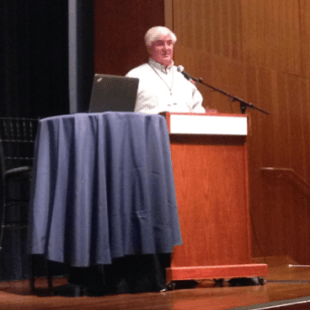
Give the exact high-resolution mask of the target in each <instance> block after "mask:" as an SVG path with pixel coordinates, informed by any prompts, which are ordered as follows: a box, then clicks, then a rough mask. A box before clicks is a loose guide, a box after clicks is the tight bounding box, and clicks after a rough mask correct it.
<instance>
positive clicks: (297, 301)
mask: <svg viewBox="0 0 310 310" xmlns="http://www.w3.org/2000/svg"><path fill="white" fill-rule="evenodd" d="M255 262H258V261H257V260H256V261H255ZM259 262H265V263H267V264H268V267H269V275H268V277H266V282H267V283H266V284H265V285H263V286H262V285H255V286H244V287H231V286H229V284H228V282H226V281H225V282H224V286H223V287H218V286H215V284H214V282H213V281H211V280H206V281H203V282H201V283H200V284H199V285H198V286H197V287H196V288H194V289H176V290H173V291H168V292H163V293H140V294H122V295H111V296H103V297H86V296H83V297H77V298H74V297H60V296H44V295H42V296H40V297H39V296H36V295H33V294H31V292H30V290H29V282H28V281H26V280H25V281H14V282H2V283H0V309H8V310H18V309H41V310H42V309H50V310H52V309H61V310H64V309H70V310H72V309H105V310H112V309H113V310H125V309H126V310H131V309H141V310H143V309H160V310H189V309H191V310H193V309H194V310H199V309H208V310H213V309H214V310H215V309H232V308H239V307H244V308H242V309H264V310H265V309H286V310H287V309H289V310H291V309H298V310H301V309H303V310H306V309H308V310H309V309H310V267H289V264H294V262H292V261H291V260H290V259H289V258H286V257H280V258H265V259H264V260H259ZM65 283H66V279H63V278H57V279H54V285H55V286H58V285H63V284H65ZM36 284H37V285H38V286H39V287H40V286H42V287H44V286H46V281H45V279H38V280H37V282H36ZM307 296H309V298H307ZM283 300H286V302H280V303H278V302H279V301H283ZM287 300H291V301H292V302H287ZM266 303H268V304H266ZM281 303H282V305H281ZM290 303H293V304H294V305H291V304H290ZM283 304H285V305H283ZM254 306H255V307H256V308H254Z"/></svg>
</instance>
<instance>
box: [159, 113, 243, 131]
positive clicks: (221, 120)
mask: <svg viewBox="0 0 310 310" xmlns="http://www.w3.org/2000/svg"><path fill="white" fill-rule="evenodd" d="M165 117H166V120H167V124H168V131H169V133H170V134H194V135H229V136H247V134H248V118H247V115H243V114H220V113H209V114H208V113H204V114H200V113H199V114H198V113H169V112H166V113H165Z"/></svg>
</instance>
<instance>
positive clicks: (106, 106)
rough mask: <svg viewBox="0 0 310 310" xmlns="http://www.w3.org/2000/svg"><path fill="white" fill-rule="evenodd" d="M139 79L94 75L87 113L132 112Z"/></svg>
mask: <svg viewBox="0 0 310 310" xmlns="http://www.w3.org/2000/svg"><path fill="white" fill-rule="evenodd" d="M138 85H139V79H137V78H129V77H124V76H118V75H107V74H98V73H96V74H95V75H94V81H93V87H92V93H91V98H90V104H89V112H106V111H114V112H133V111H134V109H135V103H136V98H137V91H138Z"/></svg>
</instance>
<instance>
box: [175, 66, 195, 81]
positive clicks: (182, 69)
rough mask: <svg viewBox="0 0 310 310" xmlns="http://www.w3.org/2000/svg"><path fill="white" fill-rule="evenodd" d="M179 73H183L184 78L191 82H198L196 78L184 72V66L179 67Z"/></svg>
mask: <svg viewBox="0 0 310 310" xmlns="http://www.w3.org/2000/svg"><path fill="white" fill-rule="evenodd" d="M177 71H178V72H180V73H182V74H183V76H184V77H185V78H186V79H187V80H189V81H190V82H192V83H193V82H194V81H196V79H195V78H193V77H191V76H190V75H189V74H188V73H187V72H185V71H184V67H183V66H178V67H177Z"/></svg>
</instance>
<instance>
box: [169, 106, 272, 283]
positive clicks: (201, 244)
mask: <svg viewBox="0 0 310 310" xmlns="http://www.w3.org/2000/svg"><path fill="white" fill-rule="evenodd" d="M164 115H165V117H166V120H167V124H168V130H169V133H170V144H171V156H172V165H173V171H174V180H175V187H176V197H177V203H178V210H179V218H180V225H181V232H182V238H183V245H181V246H176V247H175V248H174V252H173V254H172V262H171V268H168V269H167V271H166V276H167V282H172V281H177V280H197V279H231V278H243V277H258V278H259V279H260V280H262V279H263V277H264V276H266V275H267V273H268V268H267V265H266V264H252V263H251V231H250V230H251V228H250V218H249V196H248V195H249V188H248V152H247V145H246V138H247V126H248V124H247V116H245V115H235V114H217V113H212V114H181V113H169V112H167V113H165V114H164ZM260 282H261V281H260Z"/></svg>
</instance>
